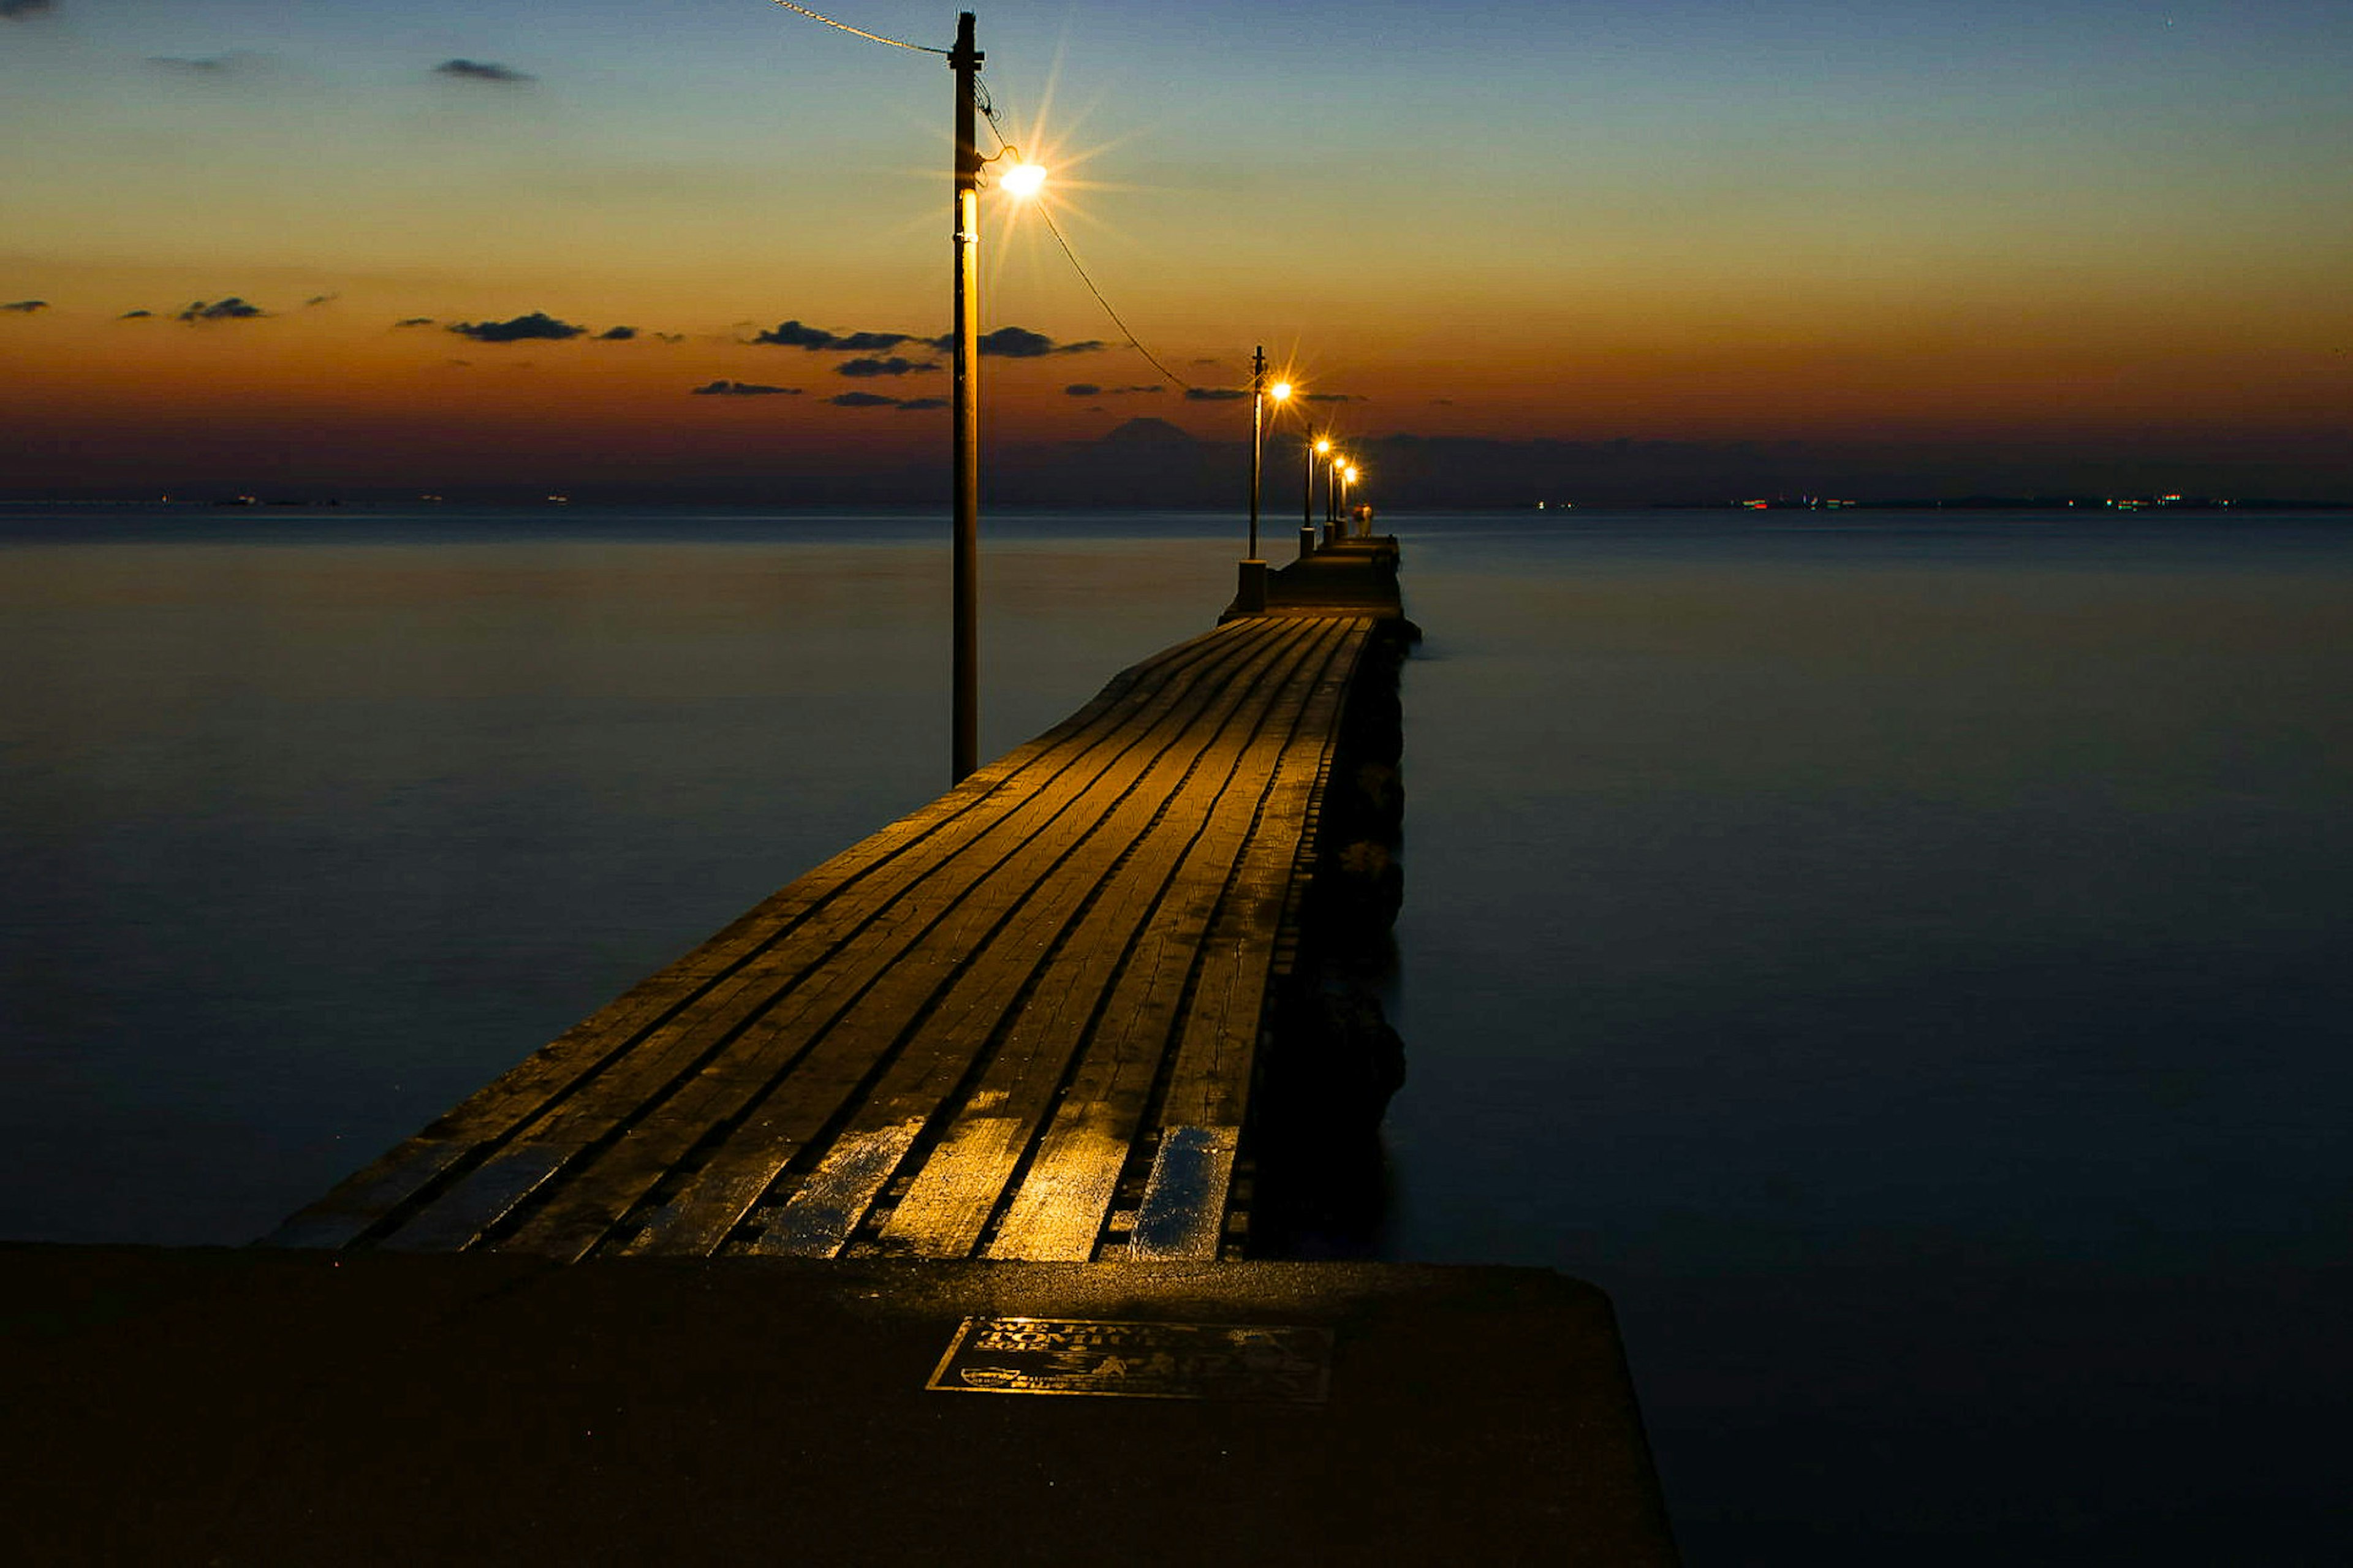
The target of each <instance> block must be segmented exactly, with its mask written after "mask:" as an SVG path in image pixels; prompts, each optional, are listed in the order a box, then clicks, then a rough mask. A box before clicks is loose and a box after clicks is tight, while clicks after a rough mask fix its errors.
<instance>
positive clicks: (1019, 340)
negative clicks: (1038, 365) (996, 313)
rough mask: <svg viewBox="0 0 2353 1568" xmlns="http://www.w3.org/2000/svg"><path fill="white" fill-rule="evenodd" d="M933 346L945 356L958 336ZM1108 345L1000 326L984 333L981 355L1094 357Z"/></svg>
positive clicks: (934, 341)
mask: <svg viewBox="0 0 2353 1568" xmlns="http://www.w3.org/2000/svg"><path fill="white" fill-rule="evenodd" d="M932 346H933V347H934V348H935V349H938V350H940V351H942V352H943V353H944V352H946V351H948V350H950V349H953V348H955V334H954V333H950V334H949V335H948V336H946V337H941V338H934V339H933V340H932ZM1106 346H1107V345H1106V344H1103V343H1101V342H1096V341H1095V340H1094V339H1092V338H1089V339H1088V340H1087V341H1086V342H1078V343H1058V342H1055V341H1054V340H1053V339H1051V338H1050V337H1048V336H1047V335H1046V334H1045V333H1043V332H1033V331H1030V330H1029V328H1027V327H999V328H997V331H993V332H983V333H981V334H980V353H981V357H982V358H984V359H1044V358H1045V357H1046V356H1047V355H1048V354H1091V353H1095V352H1097V351H1098V350H1100V349H1103V348H1104V347H1106Z"/></svg>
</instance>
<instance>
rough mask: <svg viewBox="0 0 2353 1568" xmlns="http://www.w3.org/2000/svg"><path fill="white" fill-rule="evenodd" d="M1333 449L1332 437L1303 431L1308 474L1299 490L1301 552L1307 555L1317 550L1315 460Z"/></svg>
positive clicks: (1302, 448) (1301, 445) (1301, 442)
mask: <svg viewBox="0 0 2353 1568" xmlns="http://www.w3.org/2000/svg"><path fill="white" fill-rule="evenodd" d="M1331 449H1332V437H1329V436H1316V435H1313V434H1311V433H1309V432H1306V431H1302V432H1301V433H1300V437H1299V451H1300V456H1301V457H1302V458H1305V459H1306V473H1305V476H1304V478H1303V480H1302V482H1301V485H1300V489H1299V552H1300V553H1301V554H1302V555H1304V554H1307V553H1308V552H1310V551H1312V550H1314V548H1315V459H1316V458H1318V457H1320V456H1322V455H1323V454H1324V453H1325V452H1328V451H1330V450H1331Z"/></svg>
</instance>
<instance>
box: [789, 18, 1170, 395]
mask: <svg viewBox="0 0 2353 1568" xmlns="http://www.w3.org/2000/svg"><path fill="white" fill-rule="evenodd" d="M771 3H772V4H774V5H781V6H783V7H784V8H785V9H786V10H787V11H797V12H799V13H800V14H801V15H802V16H807V18H808V19H809V20H811V21H813V22H823V23H824V24H825V25H826V26H828V27H839V28H840V29H841V30H842V31H843V32H845V33H851V34H855V35H856V36H857V37H861V38H871V39H872V40H873V41H874V42H876V43H878V44H888V45H890V46H891V47H892V48H894V49H913V50H914V51H915V52H916V53H917V54H920V55H944V54H946V53H948V51H947V50H945V49H935V48H933V47H931V46H930V45H928V44H911V43H908V42H906V41H905V40H904V39H902V38H886V37H883V36H882V35H881V34H880V33H870V32H868V31H867V30H866V29H865V28H863V27H853V26H850V25H849V23H847V22H837V21H835V20H834V19H833V18H832V17H830V16H826V15H824V14H823V13H822V12H818V11H812V10H810V9H809V8H808V7H807V6H806V5H796V4H794V0H771ZM973 89H974V93H975V98H976V107H977V108H978V109H979V110H980V112H981V113H982V115H983V116H984V117H986V118H987V121H988V132H989V134H990V135H992V136H994V137H996V138H997V146H998V147H999V148H1001V149H1004V150H1007V151H1010V150H1012V148H1013V143H1012V142H1011V141H1010V140H1008V138H1007V136H1006V134H1005V127H1004V126H1003V125H1001V124H999V123H998V122H997V105H996V104H995V103H994V102H993V101H991V100H990V98H989V95H988V89H987V88H985V87H983V86H981V84H980V83H979V82H978V81H975V82H974V83H973ZM1038 216H1040V217H1042V218H1044V219H1045V220H1046V231H1047V232H1048V233H1049V234H1051V235H1052V236H1053V237H1054V243H1055V244H1057V245H1059V246H1060V247H1062V254H1063V255H1064V256H1066V257H1068V258H1070V261H1071V270H1073V271H1075V272H1076V273H1077V274H1078V275H1079V281H1080V282H1082V283H1083V284H1085V285H1086V286H1087V292H1088V293H1090V294H1092V295H1093V296H1094V297H1095V303H1096V304H1098V305H1101V306H1102V307H1103V314H1104V315H1106V316H1109V317H1110V318H1111V320H1112V324H1113V326H1115V327H1117V328H1118V329H1119V330H1120V332H1121V334H1122V335H1123V336H1124V337H1125V338H1126V339H1127V346H1128V347H1129V348H1132V349H1134V351H1135V352H1136V353H1140V354H1142V355H1143V356H1144V357H1145V359H1146V360H1148V361H1149V362H1151V364H1152V368H1153V369H1155V370H1156V371H1158V372H1159V373H1160V374H1163V375H1165V376H1166V377H1167V378H1168V379H1169V380H1171V381H1173V382H1175V383H1176V384H1177V385H1178V386H1180V387H1182V388H1184V390H1186V391H1187V392H1190V391H1192V390H1193V384H1192V383H1191V382H1189V381H1187V380H1186V379H1185V378H1184V377H1183V376H1181V375H1178V374H1176V372H1175V371H1173V370H1170V369H1169V368H1168V367H1167V366H1166V364H1164V363H1161V360H1160V356H1159V355H1158V354H1155V353H1153V352H1152V351H1151V350H1150V349H1148V348H1145V346H1144V340H1142V339H1141V338H1139V337H1137V336H1136V335H1135V331H1134V328H1132V327H1130V326H1129V325H1128V324H1127V323H1126V322H1125V321H1122V320H1121V319H1120V314H1119V312H1118V311H1117V310H1114V309H1113V307H1112V302H1111V301H1110V300H1107V299H1105V298H1103V290H1102V289H1098V288H1096V287H1095V280H1094V279H1092V278H1091V277H1089V276H1088V275H1087V268H1086V264H1085V263H1084V262H1082V261H1081V260H1080V259H1079V253H1078V252H1077V251H1076V250H1073V249H1072V248H1071V242H1070V239H1069V237H1067V236H1065V235H1064V234H1063V233H1062V226H1061V225H1060V224H1058V223H1056V222H1055V221H1054V215H1053V214H1052V213H1050V212H1049V211H1048V210H1046V208H1044V207H1042V206H1041V207H1039V209H1038Z"/></svg>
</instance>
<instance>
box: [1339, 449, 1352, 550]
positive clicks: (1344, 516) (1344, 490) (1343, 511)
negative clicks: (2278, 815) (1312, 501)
mask: <svg viewBox="0 0 2353 1568" xmlns="http://www.w3.org/2000/svg"><path fill="white" fill-rule="evenodd" d="M1355 484H1356V464H1354V463H1349V464H1346V465H1345V466H1343V467H1342V468H1341V470H1340V515H1341V520H1342V525H1343V527H1344V528H1345V531H1346V532H1347V533H1348V534H1349V536H1350V537H1352V538H1353V537H1354V536H1355V535H1356V520H1355V519H1354V518H1351V517H1349V516H1348V490H1349V488H1350V487H1351V486H1353V485H1355Z"/></svg>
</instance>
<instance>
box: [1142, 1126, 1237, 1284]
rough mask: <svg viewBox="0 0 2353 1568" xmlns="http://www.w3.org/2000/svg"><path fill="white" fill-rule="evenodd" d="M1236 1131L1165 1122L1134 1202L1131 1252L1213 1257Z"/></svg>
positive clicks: (1145, 1256) (1145, 1257) (1152, 1256)
mask: <svg viewBox="0 0 2353 1568" xmlns="http://www.w3.org/2000/svg"><path fill="white" fill-rule="evenodd" d="M1239 1143H1240V1129H1239V1128H1234V1127H1171V1128H1168V1129H1167V1130H1166V1131H1164V1132H1163V1133H1162V1134H1161V1137H1160V1148H1159V1150H1158V1152H1156V1153H1155V1155H1154V1156H1153V1161H1152V1176H1151V1179H1150V1180H1149V1181H1148V1182H1146V1183H1145V1189H1144V1201H1143V1203H1141V1204H1140V1205H1137V1206H1136V1212H1135V1229H1134V1231H1133V1232H1132V1233H1131V1235H1130V1237H1129V1240H1128V1252H1129V1255H1130V1256H1131V1257H1133V1258H1136V1259H1137V1260H1138V1261H1166V1260H1167V1259H1171V1258H1216V1257H1217V1256H1218V1244H1219V1241H1220V1240H1221V1239H1222V1238H1223V1237H1224V1236H1225V1228H1226V1194H1227V1192H1228V1190H1229V1188H1230V1187H1231V1186H1232V1185H1233V1175H1234V1153H1235V1151H1236V1149H1237V1147H1238V1145H1239Z"/></svg>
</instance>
